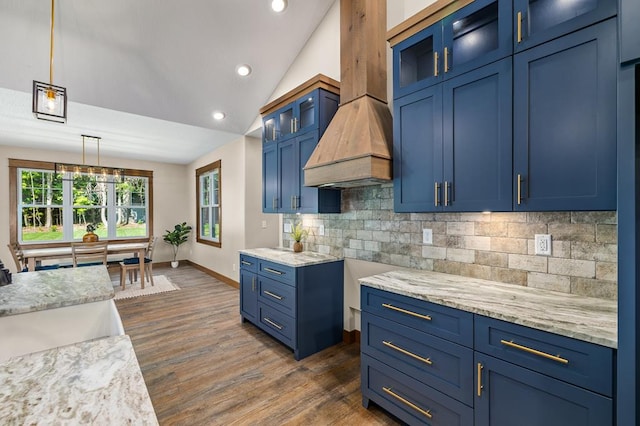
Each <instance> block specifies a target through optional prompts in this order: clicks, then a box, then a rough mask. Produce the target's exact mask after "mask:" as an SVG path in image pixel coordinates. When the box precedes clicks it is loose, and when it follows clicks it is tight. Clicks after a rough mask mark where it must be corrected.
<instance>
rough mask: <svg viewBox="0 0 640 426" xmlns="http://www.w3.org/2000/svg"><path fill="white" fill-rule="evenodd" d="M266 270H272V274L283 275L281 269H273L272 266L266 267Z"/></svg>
mask: <svg viewBox="0 0 640 426" xmlns="http://www.w3.org/2000/svg"><path fill="white" fill-rule="evenodd" d="M264 270H265V271H267V272H271V273H272V274H276V275H282V272H280V271H276V270H275V269H271V268H264Z"/></svg>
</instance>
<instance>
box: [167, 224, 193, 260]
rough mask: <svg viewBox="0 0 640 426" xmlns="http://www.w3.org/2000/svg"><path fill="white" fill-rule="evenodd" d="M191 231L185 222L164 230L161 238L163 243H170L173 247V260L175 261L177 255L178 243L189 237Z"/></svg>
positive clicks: (182, 242)
mask: <svg viewBox="0 0 640 426" xmlns="http://www.w3.org/2000/svg"><path fill="white" fill-rule="evenodd" d="M190 232H191V226H189V225H187V222H182V223H179V224H177V225H176V226H174V227H173V231H169V230H168V229H167V230H165V234H164V235H163V236H162V239H163V240H164V242H165V243H168V244H171V246H172V248H173V261H174V262H175V261H176V259H177V257H178V249H179V248H180V245H182V244H184V243H186V242H187V240H188V239H189V233H190Z"/></svg>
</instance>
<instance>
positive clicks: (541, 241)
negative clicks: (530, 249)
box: [534, 234, 551, 256]
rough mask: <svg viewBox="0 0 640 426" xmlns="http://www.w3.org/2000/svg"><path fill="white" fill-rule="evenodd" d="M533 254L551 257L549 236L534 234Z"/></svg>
mask: <svg viewBox="0 0 640 426" xmlns="http://www.w3.org/2000/svg"><path fill="white" fill-rule="evenodd" d="M534 241H535V254H536V255H542V256H551V235H549V234H535V236H534Z"/></svg>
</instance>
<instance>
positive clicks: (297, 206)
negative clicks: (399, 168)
mask: <svg viewBox="0 0 640 426" xmlns="http://www.w3.org/2000/svg"><path fill="white" fill-rule="evenodd" d="M338 86H339V83H338V82H337V81H335V80H332V79H330V78H328V77H326V76H322V75H318V76H316V77H314V78H312V79H311V80H309V81H307V82H305V83H303V84H302V85H300V86H299V87H297V88H295V89H293V90H292V91H291V92H289V93H287V94H285V95H284V96H282V97H280V98H278V99H276V100H275V101H273V102H271V103H270V104H269V105H266V106H265V107H263V108H262V109H261V110H260V113H261V114H263V130H262V134H263V138H262V211H263V212H264V213H339V212H340V191H339V190H335V189H326V188H314V187H306V186H304V173H303V167H304V166H305V164H306V163H307V160H308V159H309V157H310V156H311V153H312V152H313V150H314V149H315V147H316V145H317V144H318V141H319V140H320V138H321V137H322V134H323V133H324V131H325V130H326V128H327V127H328V125H329V122H330V121H331V119H332V118H333V116H334V114H335V113H336V111H337V109H338V103H339V101H340V97H339V94H338V92H339V87H338Z"/></svg>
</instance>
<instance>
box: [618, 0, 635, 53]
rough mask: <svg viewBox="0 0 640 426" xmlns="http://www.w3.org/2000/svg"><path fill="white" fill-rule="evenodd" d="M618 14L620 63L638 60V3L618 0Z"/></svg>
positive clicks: (633, 0) (631, 0)
mask: <svg viewBox="0 0 640 426" xmlns="http://www.w3.org/2000/svg"><path fill="white" fill-rule="evenodd" d="M619 1H620V13H619V16H618V20H619V23H620V62H623V63H624V62H631V61H637V60H638V59H640V26H638V22H640V2H638V1H637V0H619Z"/></svg>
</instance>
